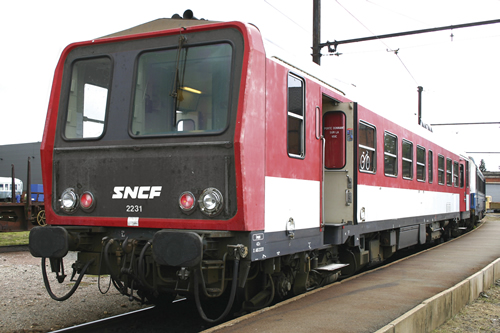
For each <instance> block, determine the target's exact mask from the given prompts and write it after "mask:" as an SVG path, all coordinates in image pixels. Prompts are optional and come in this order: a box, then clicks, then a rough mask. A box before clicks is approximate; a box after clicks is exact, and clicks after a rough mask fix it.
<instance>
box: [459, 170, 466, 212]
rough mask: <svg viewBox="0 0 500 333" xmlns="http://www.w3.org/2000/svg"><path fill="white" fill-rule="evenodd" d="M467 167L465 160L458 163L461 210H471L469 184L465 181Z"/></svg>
mask: <svg viewBox="0 0 500 333" xmlns="http://www.w3.org/2000/svg"><path fill="white" fill-rule="evenodd" d="M465 174H466V167H465V163H464V161H460V163H459V164H458V178H459V179H458V183H459V184H458V185H459V186H460V211H461V212H465V211H467V210H469V207H468V206H469V195H468V194H467V186H466V184H465V183H466V182H465Z"/></svg>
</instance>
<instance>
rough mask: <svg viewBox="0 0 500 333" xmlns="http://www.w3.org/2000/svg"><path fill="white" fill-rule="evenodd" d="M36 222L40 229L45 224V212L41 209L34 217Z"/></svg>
mask: <svg viewBox="0 0 500 333" xmlns="http://www.w3.org/2000/svg"><path fill="white" fill-rule="evenodd" d="M36 221H37V222H38V225H40V226H42V227H43V226H44V225H46V224H47V223H46V222H45V210H44V209H42V210H41V211H39V212H38V214H37V215H36Z"/></svg>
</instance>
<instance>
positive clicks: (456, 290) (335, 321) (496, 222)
mask: <svg viewBox="0 0 500 333" xmlns="http://www.w3.org/2000/svg"><path fill="white" fill-rule="evenodd" d="M485 221H486V222H484V223H483V224H482V225H481V226H480V227H479V228H477V229H476V230H474V231H472V232H470V233H468V234H466V235H464V236H462V237H460V238H457V239H455V240H453V241H449V242H447V243H444V244H441V245H440V246H438V247H434V248H432V249H430V250H427V251H425V252H422V253H419V254H417V255H414V256H412V257H409V258H405V259H402V260H400V261H397V262H394V263H392V264H390V265H388V266H385V267H382V268H379V269H377V270H373V271H369V272H366V273H363V274H361V275H358V276H355V277H352V278H350V279H347V280H344V281H342V282H338V283H335V284H332V285H329V286H326V287H323V288H320V289H318V290H315V291H313V292H310V293H307V294H304V295H300V296H297V297H295V298H293V299H290V300H288V301H285V302H282V303H280V304H278V305H276V306H274V307H271V308H268V309H264V310H261V311H258V312H254V313H251V314H249V315H246V316H244V317H240V318H237V319H235V320H233V321H230V322H227V323H225V324H222V325H219V326H217V327H214V328H211V329H209V330H207V331H205V332H215V331H216V332H217V333H228V332H238V333H242V332H273V333H280V332H284V333H285V332H286V333H290V332H315V333H319V332H349V333H352V332H378V333H385V332H388V333H392V332H429V331H431V330H432V329H434V328H437V327H439V326H440V325H441V324H442V323H444V322H445V321H446V320H448V319H449V318H451V316H453V315H455V314H456V313H458V312H459V311H460V310H461V309H462V308H463V306H465V305H466V304H467V303H469V302H471V301H473V300H474V299H476V298H477V297H478V295H479V293H480V292H481V291H483V290H485V289H488V288H490V287H491V286H492V285H493V283H494V281H495V280H496V279H499V278H500V260H498V258H500V215H498V214H492V215H490V216H488V217H487V218H486V219H485Z"/></svg>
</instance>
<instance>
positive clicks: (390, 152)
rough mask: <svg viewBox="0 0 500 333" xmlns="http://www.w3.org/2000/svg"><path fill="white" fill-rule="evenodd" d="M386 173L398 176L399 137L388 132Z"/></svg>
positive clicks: (385, 150) (385, 136) (385, 148)
mask: <svg viewBox="0 0 500 333" xmlns="http://www.w3.org/2000/svg"><path fill="white" fill-rule="evenodd" d="M384 173H385V175H386V176H397V175H398V137H397V136H395V135H394V134H391V133H388V132H385V133H384Z"/></svg>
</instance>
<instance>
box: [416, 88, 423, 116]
mask: <svg viewBox="0 0 500 333" xmlns="http://www.w3.org/2000/svg"><path fill="white" fill-rule="evenodd" d="M422 90H424V88H422V87H421V86H418V87H417V91H418V124H419V125H422Z"/></svg>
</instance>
